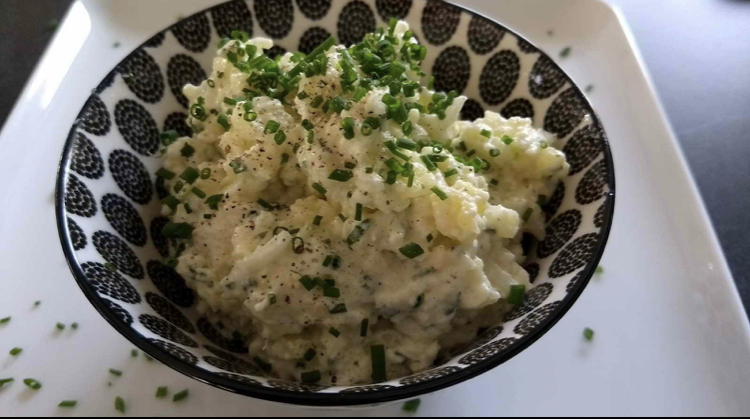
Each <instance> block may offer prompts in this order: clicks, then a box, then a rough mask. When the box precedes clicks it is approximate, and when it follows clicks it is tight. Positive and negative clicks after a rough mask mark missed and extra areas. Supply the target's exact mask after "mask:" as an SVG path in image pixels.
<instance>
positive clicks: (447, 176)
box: [443, 168, 458, 178]
mask: <svg viewBox="0 0 750 419" xmlns="http://www.w3.org/2000/svg"><path fill="white" fill-rule="evenodd" d="M457 174H458V169H455V168H453V169H451V170H448V171H446V172H444V173H443V176H445V177H446V178H449V177H451V176H453V175H457Z"/></svg>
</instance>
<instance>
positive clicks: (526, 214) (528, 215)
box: [521, 208, 534, 223]
mask: <svg viewBox="0 0 750 419" xmlns="http://www.w3.org/2000/svg"><path fill="white" fill-rule="evenodd" d="M533 212H534V209H533V208H526V211H525V212H524V213H523V217H521V219H523V222H524V223H526V222H528V221H529V218H531V214H532V213H533Z"/></svg>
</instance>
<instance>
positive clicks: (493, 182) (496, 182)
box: [490, 179, 500, 186]
mask: <svg viewBox="0 0 750 419" xmlns="http://www.w3.org/2000/svg"><path fill="white" fill-rule="evenodd" d="M490 183H491V184H493V185H494V186H497V185H498V184H500V182H499V181H498V180H497V179H492V180H491V181H490Z"/></svg>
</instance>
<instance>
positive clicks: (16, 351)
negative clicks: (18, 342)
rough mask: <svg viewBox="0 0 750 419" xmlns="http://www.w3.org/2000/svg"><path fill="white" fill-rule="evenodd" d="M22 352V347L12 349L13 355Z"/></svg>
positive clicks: (11, 353)
mask: <svg viewBox="0 0 750 419" xmlns="http://www.w3.org/2000/svg"><path fill="white" fill-rule="evenodd" d="M21 352H23V349H22V348H13V349H11V350H10V355H11V356H18V355H19V354H20V353H21Z"/></svg>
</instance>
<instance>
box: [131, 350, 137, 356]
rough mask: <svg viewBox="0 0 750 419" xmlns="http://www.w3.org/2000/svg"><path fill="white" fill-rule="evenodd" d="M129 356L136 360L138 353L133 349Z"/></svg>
mask: <svg viewBox="0 0 750 419" xmlns="http://www.w3.org/2000/svg"><path fill="white" fill-rule="evenodd" d="M130 356H131V357H132V358H138V351H137V350H135V349H133V350H132V351H130Z"/></svg>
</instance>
